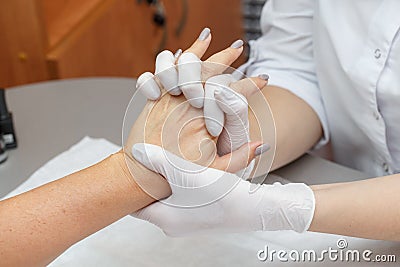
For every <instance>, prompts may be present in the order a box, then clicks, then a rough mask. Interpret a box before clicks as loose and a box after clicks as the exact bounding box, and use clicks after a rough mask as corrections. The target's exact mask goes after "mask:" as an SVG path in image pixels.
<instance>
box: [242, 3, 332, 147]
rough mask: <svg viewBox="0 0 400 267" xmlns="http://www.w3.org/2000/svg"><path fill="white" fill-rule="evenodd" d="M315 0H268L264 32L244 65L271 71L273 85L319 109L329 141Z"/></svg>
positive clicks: (250, 71) (256, 70)
mask: <svg viewBox="0 0 400 267" xmlns="http://www.w3.org/2000/svg"><path fill="white" fill-rule="evenodd" d="M314 6H315V1H314V0H296V1H293V0H268V1H267V3H266V4H265V6H264V8H263V10H262V15H261V22H260V23H261V30H262V33H263V35H262V36H261V37H260V38H259V39H257V40H255V41H251V42H250V58H249V61H248V62H247V63H245V65H244V66H243V67H242V68H241V69H242V70H244V72H245V73H246V74H247V76H257V75H259V74H262V73H267V74H269V76H270V79H269V82H268V84H269V85H273V86H278V87H281V88H284V89H286V90H289V91H290V92H292V93H293V94H295V95H296V96H298V97H300V98H301V99H303V100H304V101H305V102H306V103H307V104H308V105H310V106H311V108H312V109H313V110H314V111H315V112H316V114H317V115H318V117H319V120H320V122H321V125H322V127H323V131H324V134H323V137H322V138H321V140H320V141H319V142H318V144H317V145H316V146H315V148H317V147H320V146H322V145H324V144H326V143H327V142H328V139H329V131H328V123H327V118H326V115H325V109H324V105H323V101H322V97H321V93H320V90H319V87H318V81H317V76H316V70H315V62H314V57H313V14H314V8H315V7H314Z"/></svg>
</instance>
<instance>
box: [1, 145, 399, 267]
mask: <svg viewBox="0 0 400 267" xmlns="http://www.w3.org/2000/svg"><path fill="white" fill-rule="evenodd" d="M118 149H120V147H118V146H116V145H114V144H112V143H110V142H108V141H107V140H104V139H93V138H90V137H85V138H83V139H82V140H81V141H80V142H79V143H77V144H76V145H74V146H72V147H71V148H70V149H69V150H67V151H65V152H63V153H61V154H60V155H58V156H56V157H55V158H53V159H52V160H50V161H49V162H48V163H46V164H45V165H44V166H43V167H41V168H40V169H39V170H37V171H36V172H35V173H34V174H33V175H32V176H31V177H30V178H29V179H28V180H27V181H26V182H25V183H23V184H22V185H21V186H19V187H18V188H17V189H15V190H14V191H13V192H11V193H10V194H8V195H7V197H9V196H13V195H16V194H19V193H22V192H25V191H27V190H30V189H32V188H34V187H37V186H39V185H42V184H45V183H48V182H50V181H53V180H56V179H58V178H61V177H63V176H65V175H67V174H70V173H72V172H75V171H77V170H80V169H82V168H85V167H88V166H90V165H92V164H94V163H96V162H98V161H100V160H102V159H104V158H105V157H107V156H108V155H110V154H111V153H114V152H116V151H117V150H118ZM339 238H340V236H335V235H327V234H317V233H306V234H297V233H294V232H291V231H278V232H254V233H243V234H220V235H204V236H197V237H188V238H169V237H167V236H165V235H164V234H163V233H162V231H161V230H159V229H158V228H157V227H155V226H153V225H151V224H150V223H147V222H144V221H141V220H138V219H135V218H133V217H131V216H126V217H125V218H123V219H121V220H119V221H118V222H115V223H114V224H112V225H110V226H108V227H106V228H104V229H103V230H101V231H99V232H97V233H95V234H93V235H92V236H90V237H88V238H86V239H84V240H82V241H80V242H78V243H77V244H75V245H74V246H72V247H71V248H69V249H68V250H67V251H66V252H65V253H63V254H62V255H61V256H60V257H58V258H57V259H56V260H55V261H54V262H52V263H51V264H50V266H96V267H101V266H225V265H228V266H266V265H269V266H293V265H294V264H296V263H294V262H291V261H289V262H280V261H279V260H278V259H277V258H276V255H275V259H274V261H273V262H270V261H269V260H267V261H266V262H261V261H259V260H258V259H257V252H258V251H259V250H261V249H264V248H265V246H266V245H267V246H268V249H269V250H280V249H283V250H286V251H288V252H290V250H293V249H296V250H298V251H300V253H301V252H302V250H305V249H307V250H310V249H314V250H316V251H321V250H322V249H328V247H332V248H333V249H337V245H336V242H337V240H338V239H339ZM346 240H347V242H348V248H349V249H359V250H360V251H362V250H364V249H370V250H372V251H373V252H374V253H375V254H377V253H383V254H395V253H397V258H398V260H397V261H400V255H398V253H399V251H400V245H399V243H394V242H383V241H371V240H364V239H357V238H349V237H346ZM304 264H305V263H304V262H300V263H297V264H296V266H303V265H304ZM307 264H311V265H313V266H315V265H324V266H341V265H346V264H347V265H350V266H354V265H357V266H363V265H364V264H365V262H360V263H350V264H349V263H347V262H331V261H329V260H328V259H325V261H324V262H319V263H311V262H310V263H308V262H307ZM347 265H346V266H347ZM384 266H395V264H393V265H392V264H389V263H386V264H384Z"/></svg>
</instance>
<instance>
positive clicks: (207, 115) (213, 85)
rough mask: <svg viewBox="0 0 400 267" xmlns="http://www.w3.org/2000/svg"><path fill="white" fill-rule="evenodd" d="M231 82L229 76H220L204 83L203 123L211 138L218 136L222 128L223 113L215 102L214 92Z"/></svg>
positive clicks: (231, 78)
mask: <svg viewBox="0 0 400 267" xmlns="http://www.w3.org/2000/svg"><path fill="white" fill-rule="evenodd" d="M232 81H233V76H232V75H230V74H222V75H218V76H214V77H211V78H209V79H208V80H207V81H206V83H205V86H204V87H205V97H204V121H205V123H206V128H207V130H208V132H209V133H210V134H211V135H212V136H219V135H220V133H221V131H222V129H223V126H224V120H225V118H224V113H223V111H222V110H221V109H220V108H219V107H218V105H217V103H216V101H215V96H214V93H215V90H217V89H218V88H219V87H221V86H228V85H229V84H230V83H231V82H232Z"/></svg>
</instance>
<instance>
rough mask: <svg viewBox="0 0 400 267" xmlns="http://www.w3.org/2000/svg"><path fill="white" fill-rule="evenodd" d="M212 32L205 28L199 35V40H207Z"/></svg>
mask: <svg viewBox="0 0 400 267" xmlns="http://www.w3.org/2000/svg"><path fill="white" fill-rule="evenodd" d="M210 32H211V30H210V28H204V29H203V30H202V31H201V33H200V35H199V40H200V41H204V40H205V39H207V38H208V36H209V35H210Z"/></svg>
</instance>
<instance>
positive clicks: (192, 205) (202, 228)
mask: <svg viewBox="0 0 400 267" xmlns="http://www.w3.org/2000/svg"><path fill="white" fill-rule="evenodd" d="M132 154H133V156H134V157H135V159H136V160H137V161H139V162H141V163H142V164H143V165H144V166H146V167H147V168H149V169H150V170H153V171H155V172H158V173H160V174H162V175H163V176H164V177H165V178H166V179H167V181H168V182H169V183H170V185H171V189H172V195H171V196H170V197H169V198H167V199H165V202H167V203H169V204H165V203H163V202H156V203H153V204H151V205H150V206H148V207H146V208H144V209H142V210H140V211H138V212H136V213H134V214H132V215H133V216H135V217H137V218H140V219H143V220H146V221H149V222H151V223H153V224H155V225H157V226H158V227H160V228H161V229H162V230H163V231H164V232H165V233H166V234H167V235H170V236H186V235H193V234H196V233H212V232H231V233H236V232H247V231H258V230H264V231H273V230H294V231H296V232H304V231H306V230H307V229H308V228H309V226H310V224H311V221H312V218H313V214H314V207H315V200H314V193H313V191H312V190H311V189H310V188H309V187H308V186H307V185H305V184H301V183H292V184H287V185H282V184H280V183H275V184H273V185H261V186H257V185H254V184H251V183H249V182H247V181H244V180H242V179H240V178H239V177H237V176H236V175H234V174H230V173H226V172H223V171H219V170H216V169H205V168H204V167H202V166H199V165H196V164H193V163H191V162H189V161H186V160H184V159H182V158H179V157H177V156H175V155H174V154H171V153H169V152H168V151H165V150H163V149H162V148H161V147H158V146H155V145H150V144H135V145H134V146H133V148H132Z"/></svg>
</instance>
